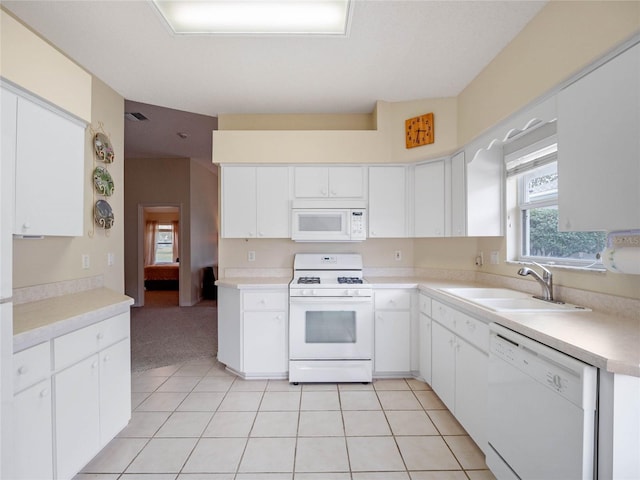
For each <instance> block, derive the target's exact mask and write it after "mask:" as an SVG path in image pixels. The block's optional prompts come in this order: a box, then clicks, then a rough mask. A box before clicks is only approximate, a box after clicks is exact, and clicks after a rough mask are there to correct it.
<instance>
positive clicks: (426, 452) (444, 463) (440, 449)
mask: <svg viewBox="0 0 640 480" xmlns="http://www.w3.org/2000/svg"><path fill="white" fill-rule="evenodd" d="M395 438H396V442H398V447H400V452H401V453H402V458H404V461H405V464H406V465H407V469H408V470H461V468H460V465H459V464H458V462H457V461H456V458H455V457H454V456H453V454H452V453H451V451H450V450H449V447H447V444H446V443H445V441H444V440H443V439H442V437H440V436H429V437H395Z"/></svg>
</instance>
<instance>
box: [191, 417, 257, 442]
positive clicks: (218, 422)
mask: <svg viewBox="0 0 640 480" xmlns="http://www.w3.org/2000/svg"><path fill="white" fill-rule="evenodd" d="M255 418H256V413H255V412H216V413H215V414H214V415H213V418H212V419H211V422H209V425H207V428H206V429H205V431H204V433H203V436H204V437H248V436H249V432H251V427H252V426H253V422H254V420H255Z"/></svg>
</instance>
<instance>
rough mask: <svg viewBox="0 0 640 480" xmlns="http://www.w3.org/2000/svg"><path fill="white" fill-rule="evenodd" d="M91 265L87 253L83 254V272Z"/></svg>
mask: <svg viewBox="0 0 640 480" xmlns="http://www.w3.org/2000/svg"><path fill="white" fill-rule="evenodd" d="M90 265H91V262H90V259H89V254H88V253H83V254H82V268H83V269H84V270H87V269H88V268H89V267H90Z"/></svg>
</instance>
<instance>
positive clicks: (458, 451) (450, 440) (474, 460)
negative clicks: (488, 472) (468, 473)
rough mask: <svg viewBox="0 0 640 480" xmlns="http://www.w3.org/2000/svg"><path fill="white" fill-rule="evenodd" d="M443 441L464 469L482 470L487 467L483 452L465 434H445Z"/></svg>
mask: <svg viewBox="0 0 640 480" xmlns="http://www.w3.org/2000/svg"><path fill="white" fill-rule="evenodd" d="M444 441H445V442H447V445H449V448H450V449H451V451H452V452H453V454H454V455H455V457H456V458H457V459H458V462H460V465H462V468H464V469H465V470H483V469H486V468H487V464H486V463H485V461H484V453H482V450H480V448H479V447H478V446H477V445H476V443H475V442H474V441H473V440H472V439H471V437H469V436H467V435H456V436H446V437H444Z"/></svg>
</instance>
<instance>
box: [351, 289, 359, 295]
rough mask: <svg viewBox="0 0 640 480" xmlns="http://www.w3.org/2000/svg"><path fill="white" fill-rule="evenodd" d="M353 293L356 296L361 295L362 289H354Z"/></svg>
mask: <svg viewBox="0 0 640 480" xmlns="http://www.w3.org/2000/svg"><path fill="white" fill-rule="evenodd" d="M352 295H353V296H354V297H357V296H359V295H360V290H354V291H353V294H352Z"/></svg>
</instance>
